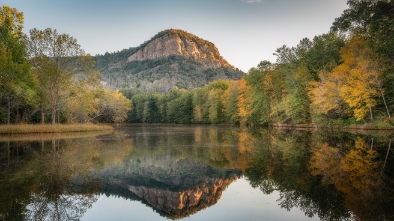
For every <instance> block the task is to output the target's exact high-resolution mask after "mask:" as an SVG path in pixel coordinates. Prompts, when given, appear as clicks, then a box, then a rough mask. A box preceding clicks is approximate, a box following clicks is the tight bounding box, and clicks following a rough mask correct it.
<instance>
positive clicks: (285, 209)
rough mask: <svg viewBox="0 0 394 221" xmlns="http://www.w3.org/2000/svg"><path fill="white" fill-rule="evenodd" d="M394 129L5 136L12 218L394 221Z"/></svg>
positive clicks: (4, 168) (0, 185)
mask: <svg viewBox="0 0 394 221" xmlns="http://www.w3.org/2000/svg"><path fill="white" fill-rule="evenodd" d="M392 138H393V141H394V136H392V134H391V133H390V132H385V133H375V132H369V134H361V133H345V132H343V133H333V132H327V131H324V132H323V131H284V130H266V129H241V128H238V127H230V126H163V125H153V126H134V127H124V128H119V129H117V130H116V131H115V132H113V133H112V134H99V133H96V134H59V135H46V136H44V135H42V136H41V135H40V136H39V135H34V136H8V137H5V136H0V166H1V170H0V220H168V219H170V220H171V219H172V220H175V219H178V220H226V221H227V220H256V221H257V220H394V152H393V148H394V147H392V146H394V145H392V144H391V142H392V141H391V139H392Z"/></svg>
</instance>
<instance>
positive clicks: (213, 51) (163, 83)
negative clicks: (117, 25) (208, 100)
mask: <svg viewBox="0 0 394 221" xmlns="http://www.w3.org/2000/svg"><path fill="white" fill-rule="evenodd" d="M95 59H96V66H97V68H98V69H99V70H100V71H101V72H102V73H103V79H102V82H103V84H105V85H106V86H107V87H110V88H136V89H139V90H143V91H150V92H154V91H157V92H168V91H170V90H171V89H172V88H173V87H175V86H177V87H178V88H186V89H191V88H195V87H200V86H203V85H205V84H207V83H209V82H211V81H213V80H219V79H239V78H240V77H241V76H242V75H243V73H242V72H241V71H239V70H238V69H236V68H234V67H233V66H232V65H230V64H229V63H228V62H227V61H226V60H225V59H223V58H222V56H221V55H220V53H219V50H218V49H217V48H216V46H215V45H214V44H213V43H211V42H209V41H206V40H204V39H202V38H199V37H197V36H195V35H193V34H190V33H188V32H186V31H183V30H178V29H169V30H165V31H161V32H159V33H158V34H156V35H155V36H153V37H152V38H151V39H150V40H148V41H146V42H144V43H143V44H141V45H140V46H138V47H136V48H129V49H125V50H122V51H120V52H115V53H111V54H110V53H106V54H104V55H97V56H96V57H95Z"/></svg>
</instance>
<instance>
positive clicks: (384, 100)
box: [380, 89, 391, 118]
mask: <svg viewBox="0 0 394 221" xmlns="http://www.w3.org/2000/svg"><path fill="white" fill-rule="evenodd" d="M380 92H381V93H382V98H383V103H384V106H385V107H386V111H387V116H388V117H389V118H391V116H390V111H389V108H388V107H387V103H386V98H384V94H383V91H382V89H380Z"/></svg>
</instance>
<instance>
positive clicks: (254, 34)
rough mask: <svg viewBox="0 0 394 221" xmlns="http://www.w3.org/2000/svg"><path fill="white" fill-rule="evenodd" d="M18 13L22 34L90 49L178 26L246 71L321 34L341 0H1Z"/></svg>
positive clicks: (114, 47) (136, 41)
mask: <svg viewBox="0 0 394 221" xmlns="http://www.w3.org/2000/svg"><path fill="white" fill-rule="evenodd" d="M0 3H1V5H9V6H11V7H14V8H17V9H18V11H20V12H23V13H24V17H25V25H24V27H25V28H24V32H26V33H28V32H29V30H30V29H32V28H38V29H45V28H53V29H57V30H58V32H59V33H67V34H69V35H71V36H73V37H75V38H76V39H77V41H78V43H79V44H80V45H81V46H82V48H83V49H84V50H85V51H86V52H87V53H90V54H91V55H96V54H104V53H105V52H115V51H120V50H122V49H126V48H130V47H137V46H139V45H140V44H142V43H143V42H144V41H147V40H149V39H150V38H151V37H153V36H154V35H155V34H157V33H158V32H160V31H163V30H165V29H170V28H174V29H182V30H185V31H187V32H190V33H192V34H195V35H197V36H199V37H201V38H203V39H205V40H208V41H210V42H212V43H214V44H215V45H216V47H217V48H218V49H219V51H220V54H221V55H222V56H223V57H224V59H226V60H227V61H228V62H229V63H230V64H232V65H234V66H235V67H237V68H239V69H241V70H243V71H245V72H246V71H248V70H249V69H250V68H251V67H254V66H256V65H257V64H258V63H259V62H260V61H262V60H269V61H272V62H275V60H276V57H275V56H274V55H273V53H274V52H275V50H276V48H279V47H281V46H282V45H283V44H286V45H287V46H290V47H291V46H296V45H297V44H298V42H299V41H300V40H301V39H302V38H304V37H308V38H310V39H312V38H313V37H314V36H316V35H320V34H323V33H327V32H328V31H329V29H330V27H331V24H332V22H333V21H334V19H335V18H336V17H339V16H340V15H341V14H342V12H343V10H344V9H346V8H347V5H346V0H299V1H297V0H0Z"/></svg>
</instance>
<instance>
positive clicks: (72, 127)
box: [0, 124, 113, 134]
mask: <svg viewBox="0 0 394 221" xmlns="http://www.w3.org/2000/svg"><path fill="white" fill-rule="evenodd" d="M103 130H113V127H111V126H108V125H100V124H56V125H47V124H44V125H41V124H18V125H0V134H31V133H65V132H87V131H103Z"/></svg>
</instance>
